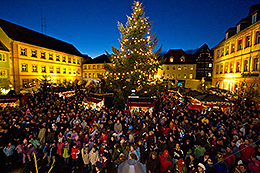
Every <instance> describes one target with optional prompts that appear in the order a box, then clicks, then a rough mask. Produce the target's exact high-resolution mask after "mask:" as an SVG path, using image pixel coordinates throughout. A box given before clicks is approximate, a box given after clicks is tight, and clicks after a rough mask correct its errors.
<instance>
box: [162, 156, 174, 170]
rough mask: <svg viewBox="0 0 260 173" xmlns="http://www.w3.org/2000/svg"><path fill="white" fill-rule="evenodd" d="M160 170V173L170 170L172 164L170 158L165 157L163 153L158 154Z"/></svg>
mask: <svg viewBox="0 0 260 173" xmlns="http://www.w3.org/2000/svg"><path fill="white" fill-rule="evenodd" d="M159 162H160V170H161V172H166V171H167V170H168V169H172V168H173V166H174V163H173V162H172V161H171V158H170V157H165V155H164V153H161V154H159Z"/></svg>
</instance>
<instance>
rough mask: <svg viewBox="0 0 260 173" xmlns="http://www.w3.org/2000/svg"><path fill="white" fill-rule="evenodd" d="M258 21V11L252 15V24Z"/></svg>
mask: <svg viewBox="0 0 260 173" xmlns="http://www.w3.org/2000/svg"><path fill="white" fill-rule="evenodd" d="M256 21H257V13H255V14H253V15H252V24H253V23H255V22H256Z"/></svg>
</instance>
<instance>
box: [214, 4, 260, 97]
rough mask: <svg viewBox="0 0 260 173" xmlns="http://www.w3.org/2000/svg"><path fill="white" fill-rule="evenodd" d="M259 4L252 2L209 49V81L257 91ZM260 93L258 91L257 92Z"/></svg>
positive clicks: (259, 28) (226, 86)
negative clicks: (246, 11)
mask: <svg viewBox="0 0 260 173" xmlns="http://www.w3.org/2000/svg"><path fill="white" fill-rule="evenodd" d="M259 19H260V5H253V6H252V7H251V8H250V11H249V14H248V16H247V17H246V18H244V19H242V20H240V21H239V22H238V23H237V25H236V27H232V28H229V29H228V30H227V31H226V37H225V39H224V40H223V41H221V42H220V43H219V44H218V45H217V46H215V47H214V48H213V49H212V50H213V51H214V62H213V64H214V68H213V78H212V84H213V85H214V86H216V87H219V88H221V89H226V90H229V91H232V92H242V93H243V92H249V91H256V92H257V91H259V89H260V88H259V85H260V76H259V73H260V67H259V60H260V20H259ZM258 93H259V92H258Z"/></svg>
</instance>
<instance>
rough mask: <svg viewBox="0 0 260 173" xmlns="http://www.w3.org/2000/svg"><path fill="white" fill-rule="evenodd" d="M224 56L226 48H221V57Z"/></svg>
mask: <svg viewBox="0 0 260 173" xmlns="http://www.w3.org/2000/svg"><path fill="white" fill-rule="evenodd" d="M222 56H224V48H222V49H221V57H222Z"/></svg>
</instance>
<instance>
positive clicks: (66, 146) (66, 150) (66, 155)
mask: <svg viewBox="0 0 260 173" xmlns="http://www.w3.org/2000/svg"><path fill="white" fill-rule="evenodd" d="M62 150H63V152H62V157H63V159H64V163H65V165H66V166H67V165H68V164H69V161H70V154H69V153H70V145H69V142H68V141H66V142H65V144H64V146H63V149H62Z"/></svg>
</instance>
